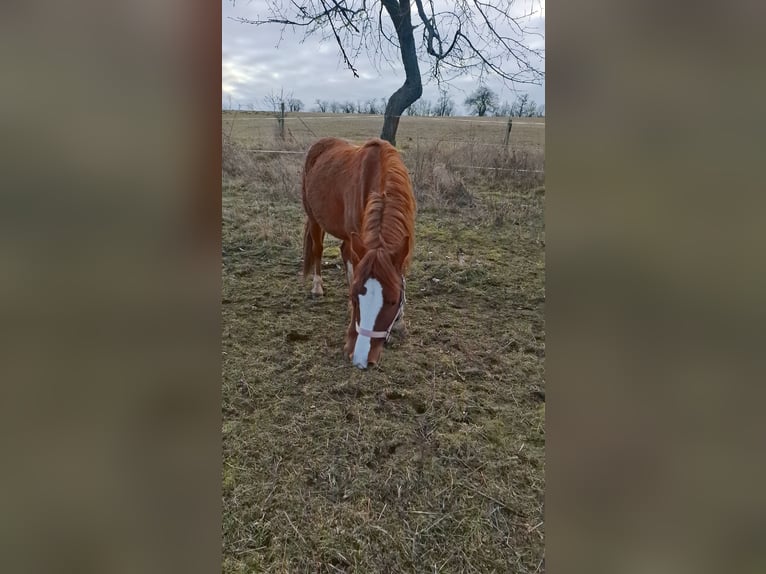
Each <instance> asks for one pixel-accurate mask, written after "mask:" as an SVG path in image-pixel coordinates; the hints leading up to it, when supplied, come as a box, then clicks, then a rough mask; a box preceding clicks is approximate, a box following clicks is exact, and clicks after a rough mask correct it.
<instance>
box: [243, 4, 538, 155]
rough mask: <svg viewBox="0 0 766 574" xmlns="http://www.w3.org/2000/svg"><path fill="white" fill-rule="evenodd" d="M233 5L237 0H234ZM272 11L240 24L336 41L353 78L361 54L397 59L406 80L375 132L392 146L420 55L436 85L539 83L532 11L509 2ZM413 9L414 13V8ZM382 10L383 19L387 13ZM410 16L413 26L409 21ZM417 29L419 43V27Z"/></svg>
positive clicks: (419, 90)
mask: <svg viewBox="0 0 766 574" xmlns="http://www.w3.org/2000/svg"><path fill="white" fill-rule="evenodd" d="M231 1H232V2H234V0H231ZM267 3H268V7H269V8H268V9H269V16H268V17H265V18H259V19H257V20H249V19H247V18H235V20H238V21H240V22H243V23H247V24H255V25H263V24H278V25H281V26H282V27H283V29H284V28H286V27H298V28H302V29H303V30H304V33H305V35H306V36H308V35H311V34H314V33H319V34H321V35H322V36H323V37H324V38H325V39H334V41H335V43H336V44H337V46H338V50H339V52H340V56H341V57H342V59H343V61H344V62H345V64H346V66H347V67H348V68H349V70H350V71H351V73H352V74H353V75H354V76H355V77H359V72H358V70H357V68H356V64H355V60H356V58H357V56H358V54H360V53H361V52H362V51H365V52H366V53H367V54H369V55H370V57H371V58H373V60H374V61H375V62H376V65H379V64H380V62H381V60H386V61H388V62H394V61H398V62H400V63H401V64H402V65H403V67H404V72H405V76H406V79H405V81H404V84H402V86H401V87H400V88H399V89H397V90H396V91H395V92H394V93H393V94H391V96H390V97H389V99H388V102H387V104H386V110H385V117H384V119H383V129H382V131H381V134H380V137H381V138H383V139H385V140H388V141H390V142H391V143H396V131H397V128H398V126H399V118H400V116H401V115H402V113H403V112H404V110H406V109H407V108H408V107H410V106H411V105H412V104H413V103H414V102H416V101H417V100H418V99H419V98H420V97H421V95H422V94H423V85H422V79H421V72H420V65H419V62H418V53H420V54H421V55H422V56H423V61H424V62H428V65H429V74H430V75H431V76H432V77H433V78H435V79H436V80H437V82H438V83H439V84H440V85H441V83H442V82H449V81H451V80H453V79H454V78H456V77H457V76H459V75H462V74H465V73H470V74H473V75H476V76H478V78H479V79H480V80H481V79H482V78H483V77H484V76H485V75H488V74H491V75H495V76H499V77H500V78H502V79H503V80H504V81H506V82H508V83H510V85H511V86H514V85H515V84H540V83H541V82H542V79H543V78H544V77H545V72H543V71H542V59H543V50H538V49H534V48H531V47H530V46H529V43H528V41H527V40H528V38H529V37H530V36H533V35H537V36H541V35H540V34H536V33H534V32H531V31H530V28H529V20H530V19H531V18H532V17H533V16H534V15H535V14H536V12H534V11H532V10H530V11H529V12H520V11H519V10H518V9H517V7H516V3H515V2H514V0H498V1H497V2H493V3H490V2H486V1H482V0H462V1H460V2H455V3H436V2H433V1H432V0H429V1H428V2H425V1H424V0H414V1H411V0H302V1H301V2H295V0H289V1H287V0H267ZM413 8H414V10H413ZM384 10H385V16H384ZM413 19H414V20H415V24H413ZM415 30H417V40H416V32H415Z"/></svg>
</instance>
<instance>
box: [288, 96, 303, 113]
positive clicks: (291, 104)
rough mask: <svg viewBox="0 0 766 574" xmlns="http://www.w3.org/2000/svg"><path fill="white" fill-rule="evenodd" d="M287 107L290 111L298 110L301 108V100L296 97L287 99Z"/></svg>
mask: <svg viewBox="0 0 766 574" xmlns="http://www.w3.org/2000/svg"><path fill="white" fill-rule="evenodd" d="M287 109H288V111H291V112H299V111H301V110H302V109H303V102H302V101H301V100H299V99H297V98H290V99H289V100H287Z"/></svg>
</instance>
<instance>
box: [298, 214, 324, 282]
mask: <svg viewBox="0 0 766 574" xmlns="http://www.w3.org/2000/svg"><path fill="white" fill-rule="evenodd" d="M323 241H324V230H323V229H322V228H321V227H320V226H319V224H318V223H317V222H316V221H314V219H313V218H311V217H308V218H307V219H306V225H305V228H304V231H303V275H304V276H307V275H308V274H309V273H311V272H313V281H312V285H311V294H312V295H314V296H322V295H324V290H323V289H322V276H321V273H322V251H323V249H324V245H323Z"/></svg>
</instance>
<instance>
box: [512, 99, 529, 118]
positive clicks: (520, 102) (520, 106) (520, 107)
mask: <svg viewBox="0 0 766 574" xmlns="http://www.w3.org/2000/svg"><path fill="white" fill-rule="evenodd" d="M528 102H529V94H522V95H520V96H519V97H518V98H516V102H515V103H514V106H515V107H516V110H515V111H516V115H517V116H519V117H520V118H523V117H524V112H525V111H526V110H527V103H528Z"/></svg>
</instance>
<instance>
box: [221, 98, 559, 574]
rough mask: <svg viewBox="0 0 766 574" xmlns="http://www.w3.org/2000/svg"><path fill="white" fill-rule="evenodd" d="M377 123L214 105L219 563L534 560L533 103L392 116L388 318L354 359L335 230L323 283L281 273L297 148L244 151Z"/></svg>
mask: <svg viewBox="0 0 766 574" xmlns="http://www.w3.org/2000/svg"><path fill="white" fill-rule="evenodd" d="M381 125H382V118H381V117H366V116H339V115H330V114H328V115H321V114H297V115H295V116H294V117H288V120H287V122H286V127H287V138H286V140H285V141H280V139H279V138H277V137H275V133H276V121H275V119H274V118H273V117H272V116H268V115H265V114H257V113H237V114H233V113H224V118H223V138H224V158H223V159H224V173H223V183H222V185H223V271H222V272H223V385H224V386H223V421H224V422H223V451H224V464H223V469H222V480H223V513H224V516H223V553H224V564H223V571H224V572H225V573H235V572H290V573H292V572H296V573H298V572H301V573H302V572H306V573H309V572H310V573H315V572H322V573H324V572H328V573H330V572H355V573H365V574H366V573H387V572H390V573H398V572H418V573H420V572H423V573H427V572H478V573H482V574H484V573H489V572H497V573H506V572H515V573H526V572H529V573H533V572H543V571H544V570H545V566H544V561H543V553H544V544H543V540H544V532H545V527H544V523H543V497H544V489H545V476H544V461H545V456H544V447H545V383H544V358H545V323H544V308H545V285H544V283H545V251H544V244H545V230H544V224H543V204H544V199H545V188H544V185H543V181H544V180H543V174H542V173H540V172H541V171H542V170H543V169H544V161H543V153H544V120H540V119H536V118H535V119H527V118H524V119H519V120H517V121H514V127H513V131H512V134H511V146H510V148H511V149H510V150H508V152H506V151H505V150H504V148H503V147H502V146H501V145H498V144H501V143H502V140H503V136H504V129H505V120H503V119H502V118H485V119H477V118H445V119H434V118H409V117H404V118H402V120H401V124H400V128H399V134H398V138H397V140H398V141H397V143H398V147H399V149H400V150H401V151H402V154H403V157H404V160H405V163H406V164H407V166H408V168H409V170H410V173H411V176H412V179H413V182H414V185H415V193H416V199H417V201H418V214H417V220H416V221H417V223H416V247H415V254H414V257H413V264H412V268H411V270H410V272H409V274H408V277H407V308H406V312H405V319H406V325H407V331H406V333H405V334H402V335H399V336H395V337H394V338H393V339H392V341H391V343H390V345H389V346H388V347H387V349H386V350H385V351H384V354H383V357H382V361H381V363H380V364H379V365H377V366H375V367H373V368H371V369H369V370H367V371H360V370H358V369H356V368H355V367H353V366H352V365H351V363H350V362H349V361H348V359H347V358H346V357H344V356H343V353H342V347H343V336H344V330H345V325H346V323H347V320H348V315H347V313H348V310H347V291H346V284H345V282H344V275H343V268H342V265H341V260H340V254H339V250H338V242H337V241H336V240H333V239H329V238H328V240H327V241H326V243H325V253H324V257H325V263H324V273H323V277H324V287H325V296H324V297H323V298H321V299H312V298H311V296H310V294H309V291H310V287H311V282H310V280H306V281H304V280H303V279H302V277H301V276H300V274H299V273H300V269H301V255H302V251H301V241H302V226H303V212H302V207H301V203H300V179H299V178H300V171H301V162H302V160H303V157H302V155H301V154H300V153H295V154H289V153H286V154H276V153H268V154H267V153H263V154H262V153H253V152H252V151H248V150H255V149H260V150H283V151H295V152H303V151H305V150H306V149H307V147H308V146H309V145H310V143H311V142H312V141H313V140H315V139H317V138H318V137H323V136H327V135H336V136H341V137H346V138H348V139H352V140H357V141H362V140H364V139H367V138H369V137H373V136H377V135H378V134H379V131H380V127H381ZM466 166H470V167H466Z"/></svg>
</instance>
